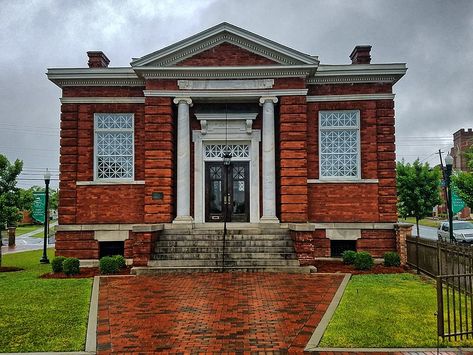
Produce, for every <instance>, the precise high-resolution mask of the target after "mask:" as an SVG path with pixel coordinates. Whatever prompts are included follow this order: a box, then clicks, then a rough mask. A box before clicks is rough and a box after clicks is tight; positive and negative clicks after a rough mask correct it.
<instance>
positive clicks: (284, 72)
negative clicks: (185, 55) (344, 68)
mask: <svg viewBox="0 0 473 355" xmlns="http://www.w3.org/2000/svg"><path fill="white" fill-rule="evenodd" d="M316 69H317V66H316V65H284V66H283V65H261V66H247V67H234V66H229V67H227V66H225V67H223V66H222V67H169V68H168V67H137V68H135V71H136V73H137V74H138V75H140V76H143V77H144V78H146V79H222V78H225V79H251V78H287V77H301V78H305V77H307V76H309V75H311V74H313V73H315V71H316Z"/></svg>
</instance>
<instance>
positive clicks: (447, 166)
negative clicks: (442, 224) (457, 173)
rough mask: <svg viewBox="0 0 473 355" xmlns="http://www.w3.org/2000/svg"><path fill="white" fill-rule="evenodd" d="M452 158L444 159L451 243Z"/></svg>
mask: <svg viewBox="0 0 473 355" xmlns="http://www.w3.org/2000/svg"><path fill="white" fill-rule="evenodd" d="M452 166H453V158H452V156H451V155H450V154H448V155H447V156H446V157H445V185H446V188H447V208H448V231H449V234H450V241H453V210H452V188H451V179H450V178H451V176H452Z"/></svg>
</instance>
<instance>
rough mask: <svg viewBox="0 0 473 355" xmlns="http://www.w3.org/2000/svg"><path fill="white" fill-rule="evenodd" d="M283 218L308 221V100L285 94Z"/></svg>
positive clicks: (281, 136)
mask: <svg viewBox="0 0 473 355" xmlns="http://www.w3.org/2000/svg"><path fill="white" fill-rule="evenodd" d="M279 116H280V125H279V141H280V142H279V148H280V162H281V168H280V174H281V222H307V102H306V98H305V96H284V97H281V103H280V115H279Z"/></svg>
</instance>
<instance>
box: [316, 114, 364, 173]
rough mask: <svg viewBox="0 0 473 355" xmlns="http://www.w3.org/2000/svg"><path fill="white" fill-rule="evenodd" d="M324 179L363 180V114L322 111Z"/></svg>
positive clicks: (321, 140) (321, 138) (320, 140)
mask: <svg viewBox="0 0 473 355" xmlns="http://www.w3.org/2000/svg"><path fill="white" fill-rule="evenodd" d="M319 160H320V165H319V166H320V179H333V180H350V179H351V180H354V179H360V111H358V110H350V111H320V112H319Z"/></svg>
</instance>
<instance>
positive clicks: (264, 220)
mask: <svg viewBox="0 0 473 355" xmlns="http://www.w3.org/2000/svg"><path fill="white" fill-rule="evenodd" d="M259 222H260V223H279V219H278V217H276V216H263V217H261V218H260V220H259Z"/></svg>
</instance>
